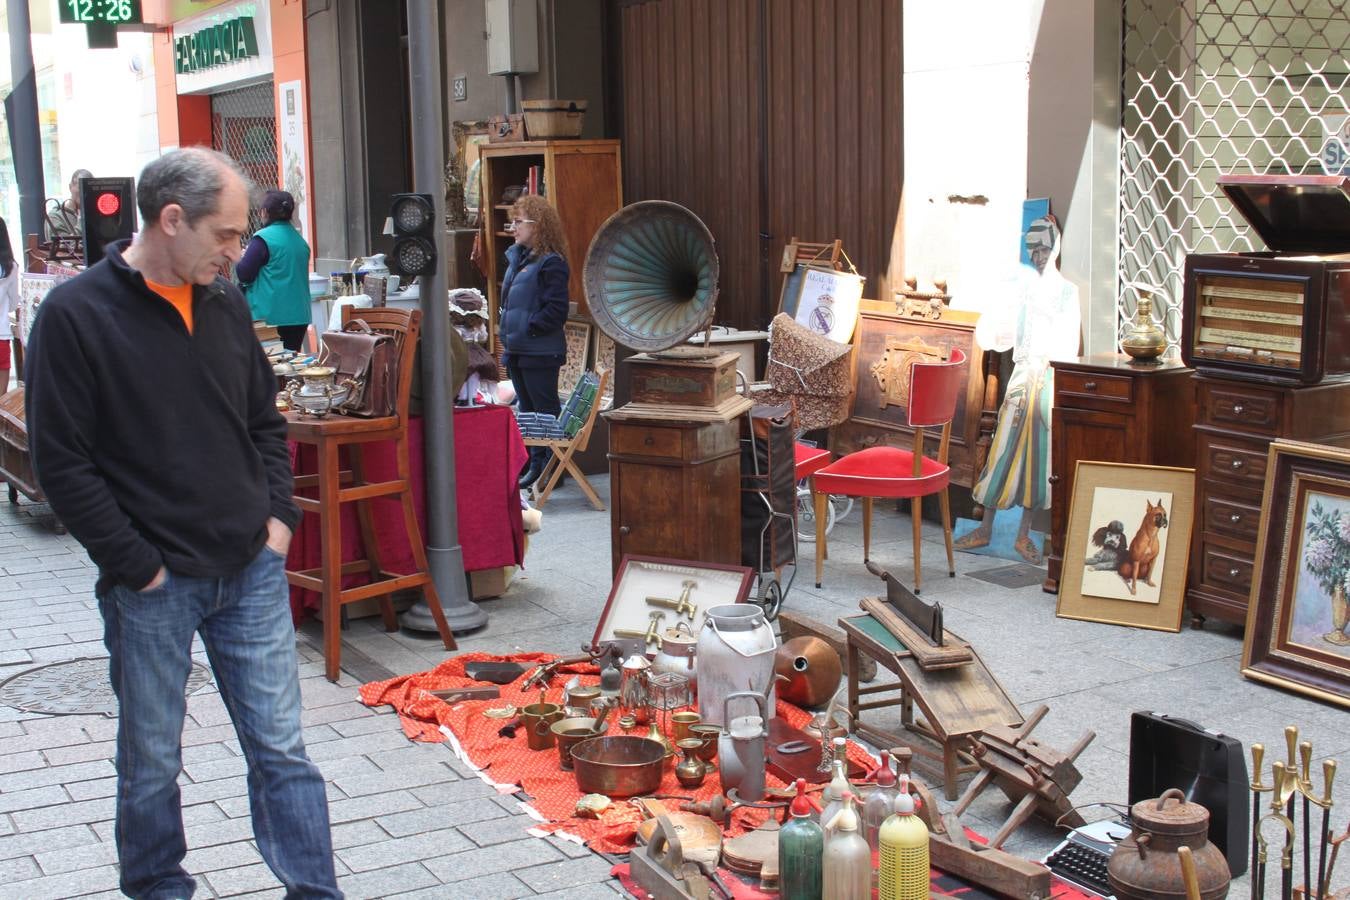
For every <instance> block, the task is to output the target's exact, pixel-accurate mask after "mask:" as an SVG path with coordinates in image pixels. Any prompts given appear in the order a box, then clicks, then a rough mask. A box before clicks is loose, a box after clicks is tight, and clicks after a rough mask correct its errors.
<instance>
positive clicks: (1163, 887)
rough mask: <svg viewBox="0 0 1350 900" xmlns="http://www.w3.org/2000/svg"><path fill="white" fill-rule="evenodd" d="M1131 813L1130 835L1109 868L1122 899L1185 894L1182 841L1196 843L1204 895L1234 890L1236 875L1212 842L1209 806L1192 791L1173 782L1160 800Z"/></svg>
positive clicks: (1159, 899)
mask: <svg viewBox="0 0 1350 900" xmlns="http://www.w3.org/2000/svg"><path fill="white" fill-rule="evenodd" d="M1130 817H1131V820H1132V823H1133V825H1132V828H1131V831H1130V836H1129V837H1127V838H1126V839H1125V840H1123V841H1121V842H1120V844H1118V845H1117V846H1116V850H1115V852H1114V853H1112V854H1111V862H1110V863H1109V864H1108V865H1107V868H1106V874H1107V877H1108V878H1109V879H1110V881H1111V889H1112V890H1113V891H1114V892H1115V895H1116V897H1118V898H1119V900H1167V898H1171V897H1175V898H1178V900H1183V898H1185V896H1186V887H1185V882H1184V880H1183V878H1182V875H1181V860H1180V859H1179V858H1178V856H1177V849H1178V848H1180V847H1189V848H1190V849H1191V855H1192V857H1193V858H1194V860H1195V872H1196V875H1197V877H1198V880H1199V882H1200V897H1201V898H1202V900H1221V898H1223V897H1226V896H1228V882H1229V880H1230V879H1231V877H1232V876H1231V874H1230V873H1229V871H1228V861H1227V860H1226V859H1224V855H1223V853H1222V852H1221V851H1220V850H1219V848H1218V847H1215V846H1214V845H1213V844H1211V843H1210V842H1209V838H1208V834H1209V810H1207V809H1205V808H1204V807H1203V806H1201V805H1200V804H1199V803H1188V802H1186V795H1185V794H1183V793H1182V792H1181V791H1179V790H1177V789H1175V788H1173V789H1172V790H1170V791H1167V792H1166V793H1164V794H1163V795H1162V796H1161V797H1159V798H1158V799H1156V800H1141V801H1140V802H1138V803H1136V804H1135V805H1134V806H1133V807H1132V808H1131V810H1130Z"/></svg>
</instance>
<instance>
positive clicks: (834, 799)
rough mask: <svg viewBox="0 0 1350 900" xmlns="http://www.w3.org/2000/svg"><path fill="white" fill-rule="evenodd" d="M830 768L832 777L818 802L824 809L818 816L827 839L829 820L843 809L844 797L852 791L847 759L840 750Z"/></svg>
mask: <svg viewBox="0 0 1350 900" xmlns="http://www.w3.org/2000/svg"><path fill="white" fill-rule="evenodd" d="M836 749H838V748H836ZM831 767H832V768H833V769H834V775H833V777H831V778H830V783H829V784H827V785H825V789H824V790H823V791H821V793H820V802H821V805H822V806H823V807H824V810H823V811H822V812H821V814H820V824H821V826H822V827H823V828H824V829H825V837H827V838H828V837H829V836H830V820H831V819H833V818H834V816H835V813H837V812H839V810H840V809H842V808H843V806H844V795H845V794H847V793H849V792H850V791H851V790H852V788H851V787H850V786H849V783H848V774H847V773H848V768H847V767H848V759H847V758H846V757H845V756H844V753H843V751H842V750H840V751H839V752H838V753H837V754H836V756H835V758H834V762H833V763H831Z"/></svg>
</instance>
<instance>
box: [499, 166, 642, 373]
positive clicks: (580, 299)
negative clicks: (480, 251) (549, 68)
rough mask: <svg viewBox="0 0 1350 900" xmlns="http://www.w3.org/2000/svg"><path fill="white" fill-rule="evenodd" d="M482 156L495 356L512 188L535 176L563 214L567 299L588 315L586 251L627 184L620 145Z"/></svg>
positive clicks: (510, 240) (510, 238) (510, 237)
mask: <svg viewBox="0 0 1350 900" xmlns="http://www.w3.org/2000/svg"><path fill="white" fill-rule="evenodd" d="M481 155H482V160H483V169H482V172H483V199H482V204H483V210H484V213H485V214H486V215H485V219H484V230H485V233H486V236H487V238H488V241H487V247H488V253H487V269H488V273H487V285H488V306H489V312H490V314H491V318H490V320H489V321H490V322H491V325H490V327H491V329H492V350H493V352H494V353H495V352H496V350H497V349H498V348H497V321H498V317H497V308H498V304H499V302H500V298H499V297H498V294H499V293H500V292H501V287H502V275H503V274H504V273H505V271H506V256H505V254H506V249H507V248H508V247H510V246H511V245H512V244H513V243H515V238H514V236H513V235H512V234H511V233H510V232H509V231H507V230H506V223H507V221H508V220H509V219H510V215H511V204H510V203H503V202H502V195H503V193H504V192H505V191H506V189H507V188H509V187H513V186H520V185H526V184H528V183H529V180H530V174H531V170H534V172H535V174H536V176H539V177H542V184H541V187H542V193H543V194H544V196H545V197H547V198H548V199H549V202H551V203H552V204H553V206H554V208H556V209H557V210H558V217H559V218H560V219H562V224H563V231H564V232H565V233H566V235H567V249H568V255H567V263H568V266H569V267H570V268H571V270H572V277H571V280H570V281H569V282H568V293H569V294H570V296H569V298H568V299H570V300H571V301H573V302H574V303H576V304H577V309H578V310H579V311H580V312H581V313H582V314H586V312H587V309H586V292H585V290H584V289H583V287H582V283H581V273H582V269H583V268H584V263H585V262H586V251H587V250H588V249H589V248H590V246H591V238H592V237H594V236H595V232H596V231H597V230H599V228H600V226H601V225H602V224H604V222H605V220H606V219H608V218H609V217H610V216H611V215H613V214H614V213H616V212H618V210H619V208H620V207H622V206H623V181H622V169H621V160H620V158H619V142H618V141H614V140H597V141H570V140H569V141H516V142H510V143H502V144H485V145H484V146H483V148H482V150H481Z"/></svg>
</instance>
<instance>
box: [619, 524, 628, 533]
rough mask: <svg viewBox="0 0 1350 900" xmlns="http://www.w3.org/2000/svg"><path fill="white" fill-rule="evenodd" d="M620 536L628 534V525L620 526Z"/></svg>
mask: <svg viewBox="0 0 1350 900" xmlns="http://www.w3.org/2000/svg"><path fill="white" fill-rule="evenodd" d="M619 534H623V535H626V534H628V526H627V525H620V526H619Z"/></svg>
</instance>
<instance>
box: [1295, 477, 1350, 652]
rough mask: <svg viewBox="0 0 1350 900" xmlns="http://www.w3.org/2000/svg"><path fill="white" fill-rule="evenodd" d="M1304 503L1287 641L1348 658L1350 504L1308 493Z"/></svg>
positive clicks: (1335, 498)
mask: <svg viewBox="0 0 1350 900" xmlns="http://www.w3.org/2000/svg"><path fill="white" fill-rule="evenodd" d="M1305 503H1306V504H1307V510H1306V513H1305V516H1304V521H1305V522H1306V523H1307V524H1306V525H1305V526H1304V535H1303V552H1302V554H1301V556H1300V559H1299V569H1300V571H1299V573H1298V575H1297V578H1298V583H1297V585H1296V587H1295V588H1294V598H1293V615H1292V616H1291V618H1290V634H1289V638H1290V641H1291V642H1293V643H1296V644H1300V645H1302V646H1304V647H1308V648H1309V649H1313V648H1317V649H1323V650H1325V649H1327V647H1328V645H1330V646H1331V647H1332V648H1334V650H1335V652H1336V653H1338V654H1340V655H1342V656H1345V657H1347V658H1350V600H1348V599H1347V595H1348V594H1350V500H1347V499H1346V498H1344V497H1334V496H1332V495H1330V494H1324V493H1320V492H1317V491H1309V492H1308V493H1307V495H1306V497H1305Z"/></svg>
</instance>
